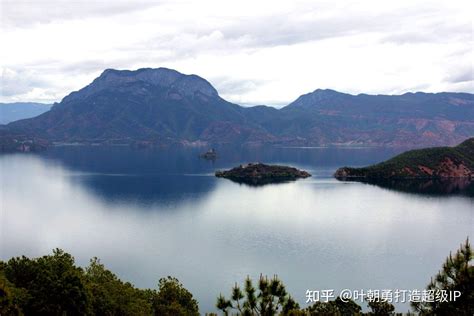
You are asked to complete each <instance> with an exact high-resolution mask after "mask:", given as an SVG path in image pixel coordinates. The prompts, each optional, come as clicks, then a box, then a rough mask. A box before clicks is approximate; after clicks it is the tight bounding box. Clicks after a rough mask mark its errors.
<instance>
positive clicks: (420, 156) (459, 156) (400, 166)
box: [334, 138, 474, 179]
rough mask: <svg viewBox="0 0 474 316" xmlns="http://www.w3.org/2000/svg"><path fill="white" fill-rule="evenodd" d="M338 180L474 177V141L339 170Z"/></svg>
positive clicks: (416, 151)
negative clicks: (366, 165)
mask: <svg viewBox="0 0 474 316" xmlns="http://www.w3.org/2000/svg"><path fill="white" fill-rule="evenodd" d="M334 176H335V177H336V178H338V179H351V178H352V179H358V178H359V179H446V178H467V179H473V178H474V138H470V139H468V140H466V141H464V142H463V143H461V144H459V145H458V146H455V147H435V148H425V149H419V150H411V151H407V152H404V153H402V154H400V155H398V156H396V157H394V158H392V159H389V160H387V161H384V162H382V163H379V164H376V165H372V166H368V167H364V168H351V167H343V168H339V169H338V170H337V171H336V173H335V174H334Z"/></svg>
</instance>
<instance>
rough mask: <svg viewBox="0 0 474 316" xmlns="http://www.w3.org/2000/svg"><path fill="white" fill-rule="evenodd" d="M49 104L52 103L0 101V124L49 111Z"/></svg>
mask: <svg viewBox="0 0 474 316" xmlns="http://www.w3.org/2000/svg"><path fill="white" fill-rule="evenodd" d="M51 106H52V104H44V103H32V102H15V103H0V124H8V123H10V122H13V121H18V120H22V119H26V118H30V117H35V116H38V115H40V114H42V113H44V112H46V111H49V109H50V108H51Z"/></svg>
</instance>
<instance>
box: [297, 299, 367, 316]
mask: <svg viewBox="0 0 474 316" xmlns="http://www.w3.org/2000/svg"><path fill="white" fill-rule="evenodd" d="M306 310H307V312H308V314H309V315H310V316H324V315H328V316H352V315H362V314H361V310H362V308H361V307H360V306H359V305H357V303H356V302H354V301H353V300H347V302H345V301H343V300H342V299H341V298H340V297H337V298H336V299H335V300H334V301H329V302H321V301H319V302H316V303H314V304H313V305H311V306H310V307H308V308H307V309H306Z"/></svg>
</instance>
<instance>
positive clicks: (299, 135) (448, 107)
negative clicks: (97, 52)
mask: <svg viewBox="0 0 474 316" xmlns="http://www.w3.org/2000/svg"><path fill="white" fill-rule="evenodd" d="M2 129H6V130H8V131H9V132H10V133H23V134H30V135H35V136H38V137H43V138H46V139H48V140H51V141H53V142H98V143H113V142H119V143H129V144H130V143H134V142H137V141H138V142H145V143H150V144H153V143H157V144H164V143H239V144H248V143H250V144H276V145H295V146H300V145H301V146H321V145H346V146H347V145H349V146H350V145H363V146H408V147H417V146H426V145H451V144H455V143H459V142H460V141H462V140H464V139H466V138H468V137H471V136H474V95H472V94H468V93H446V92H445V93H405V94H403V95H368V94H358V95H351V94H347V93H341V92H337V91H335V90H331V89H316V90H314V91H313V92H311V93H307V94H304V95H302V96H300V97H298V98H297V99H296V100H295V101H293V102H291V103H290V104H289V105H287V106H285V107H283V108H281V109H275V108H271V107H267V106H255V107H242V106H239V105H237V104H233V103H231V102H228V101H226V100H224V99H223V98H222V97H220V96H219V93H218V92H217V90H216V89H215V88H214V87H213V86H212V85H211V84H210V83H209V82H208V81H207V80H206V79H204V78H201V77H199V76H197V75H185V74H182V73H180V72H178V71H176V70H173V69H168V68H156V69H153V68H141V69H138V70H115V69H106V70H105V71H104V72H103V73H102V74H101V75H100V76H99V77H97V78H96V79H94V80H93V81H92V82H91V83H90V84H89V85H87V86H85V87H84V88H82V89H80V90H78V91H74V92H72V93H70V94H69V95H68V96H66V97H65V98H63V100H62V101H61V102H60V103H56V104H55V105H54V106H53V107H52V109H51V110H50V111H48V112H46V113H43V114H42V115H40V116H38V117H35V118H31V119H27V120H21V121H16V122H13V123H10V124H8V125H7V126H6V127H4V128H2Z"/></svg>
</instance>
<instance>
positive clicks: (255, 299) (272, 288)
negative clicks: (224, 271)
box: [216, 275, 299, 316]
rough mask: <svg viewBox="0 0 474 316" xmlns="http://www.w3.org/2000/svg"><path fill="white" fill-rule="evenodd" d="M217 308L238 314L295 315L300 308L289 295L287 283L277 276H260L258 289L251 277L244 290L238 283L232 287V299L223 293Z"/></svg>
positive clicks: (264, 315) (247, 280) (247, 279)
mask: <svg viewBox="0 0 474 316" xmlns="http://www.w3.org/2000/svg"><path fill="white" fill-rule="evenodd" d="M216 306H217V308H218V309H220V310H221V311H223V312H224V314H225V315H228V314H229V311H231V310H235V311H237V312H238V315H262V316H267V315H278V314H282V315H295V313H294V311H296V310H298V309H299V305H298V303H296V301H295V300H293V298H292V297H291V296H290V295H288V293H287V292H286V289H285V285H284V284H283V282H281V281H280V280H279V279H278V277H277V276H274V277H273V278H272V279H268V278H267V277H263V276H262V275H261V276H260V279H259V282H258V291H257V289H255V287H254V286H253V283H252V280H251V279H250V277H247V278H246V280H245V284H244V292H242V290H241V289H240V287H239V285H238V284H237V283H236V284H235V285H234V287H233V288H232V294H231V298H230V300H228V299H226V298H225V297H224V296H223V295H222V294H221V295H219V297H218V298H217V304H216Z"/></svg>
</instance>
